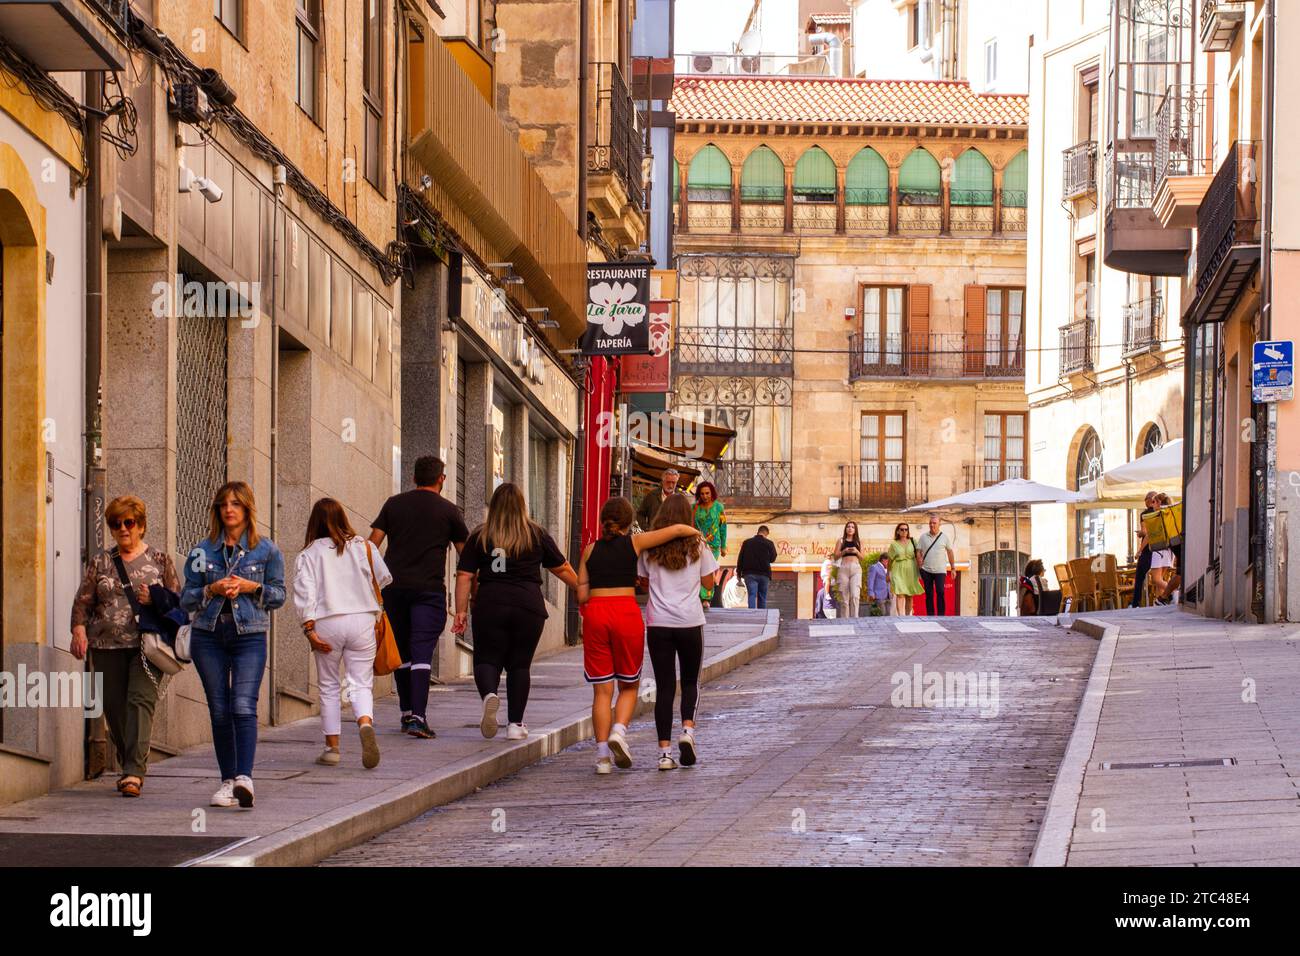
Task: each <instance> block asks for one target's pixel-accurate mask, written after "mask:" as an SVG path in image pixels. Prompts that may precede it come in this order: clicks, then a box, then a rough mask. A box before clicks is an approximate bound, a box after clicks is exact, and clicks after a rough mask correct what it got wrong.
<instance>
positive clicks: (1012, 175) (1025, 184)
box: [1002, 149, 1029, 208]
mask: <svg viewBox="0 0 1300 956" xmlns="http://www.w3.org/2000/svg"><path fill="white" fill-rule="evenodd" d="M1028 199H1029V150H1026V149H1022V150H1021V151H1020V152H1018V153H1016V155H1015V157H1014V158H1013V159H1012V160H1011V162H1009V163H1007V168H1006V169H1004V170H1003V171H1002V205H1004V206H1016V207H1019V208H1024V207H1025V206H1027V205H1029V201H1028Z"/></svg>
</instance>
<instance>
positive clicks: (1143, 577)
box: [1129, 548, 1151, 607]
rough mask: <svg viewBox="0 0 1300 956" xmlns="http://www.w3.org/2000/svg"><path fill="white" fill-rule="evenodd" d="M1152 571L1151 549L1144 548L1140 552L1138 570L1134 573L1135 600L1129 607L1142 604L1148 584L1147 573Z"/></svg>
mask: <svg viewBox="0 0 1300 956" xmlns="http://www.w3.org/2000/svg"><path fill="white" fill-rule="evenodd" d="M1150 571H1151V549H1150V548H1143V549H1142V550H1141V551H1139V552H1138V564H1137V570H1136V571H1135V572H1134V573H1133V600H1132V601H1131V602H1129V607H1141V606H1142V593H1143V591H1144V590H1145V589H1146V586H1147V574H1148V573H1149V572H1150Z"/></svg>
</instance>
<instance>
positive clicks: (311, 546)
mask: <svg viewBox="0 0 1300 956" xmlns="http://www.w3.org/2000/svg"><path fill="white" fill-rule="evenodd" d="M392 579H393V576H392V575H391V574H389V573H388V567H387V566H386V565H385V564H384V559H383V556H382V555H380V553H379V551H378V550H377V549H375V548H373V547H372V546H371V544H370V542H368V541H366V540H365V539H364V538H360V537H358V536H357V533H356V532H355V531H353V530H352V525H351V524H350V523H349V522H348V516H347V513H346V512H345V511H344V510H343V506H342V505H341V504H339V503H338V502H337V501H335V500H334V499H333V498H322V499H320V501H318V502H316V504H315V505H314V506H313V507H312V509H311V517H310V518H309V519H308V520H307V541H306V543H305V544H304V545H303V550H302V553H301V554H299V555H298V560H297V561H296V562H295V564H294V575H293V603H294V607H295V608H297V610H298V617H299V618H300V619H301V620H302V630H303V633H304V634H306V635H307V640H308V641H309V642H310V643H311V649H312V650H313V651H315V652H316V674H317V677H318V678H319V680H320V720H321V727H322V729H323V730H324V732H325V750H324V752H322V753H321V755H320V757H318V758H317V760H316V762H317V763H319V764H323V765H324V766H327V767H333V766H337V764H338V763H339V760H340V759H341V754H340V752H339V734H340V733H341V731H342V709H343V701H342V687H343V680H342V678H341V677H340V672H342V673H343V674H346V677H347V681H348V684H349V700H351V702H352V713H353V714H354V715H356V719H357V727H358V730H359V731H360V734H361V766H363V767H365V768H366V769H367V770H372V769H374V768H375V767H377V766H379V743H378V742H377V741H376V739H375V721H374V695H373V693H372V692H371V685H372V683H373V681H374V667H375V647H376V645H375V622H376V620H377V619H378V617H379V613H380V606H379V601H378V600H377V599H376V597H375V592H376V590H378V589H379V588H383V587H385V586H386V585H387V584H388V583H389V582H390V581H392Z"/></svg>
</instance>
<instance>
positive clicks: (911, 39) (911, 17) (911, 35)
mask: <svg viewBox="0 0 1300 956" xmlns="http://www.w3.org/2000/svg"><path fill="white" fill-rule="evenodd" d="M920 42H921V4H920V3H913V4H912V5H911V6H909V7H908V8H907V48H908V49H909V50H911V49H913V48H914V47H916V46H917V44H919V43H920Z"/></svg>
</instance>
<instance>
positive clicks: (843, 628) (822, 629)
mask: <svg viewBox="0 0 1300 956" xmlns="http://www.w3.org/2000/svg"><path fill="white" fill-rule="evenodd" d="M856 633H857V631H856V630H855V629H854V627H853V625H852V624H810V625H809V626H808V636H809V637H833V636H834V635H836V634H856Z"/></svg>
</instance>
